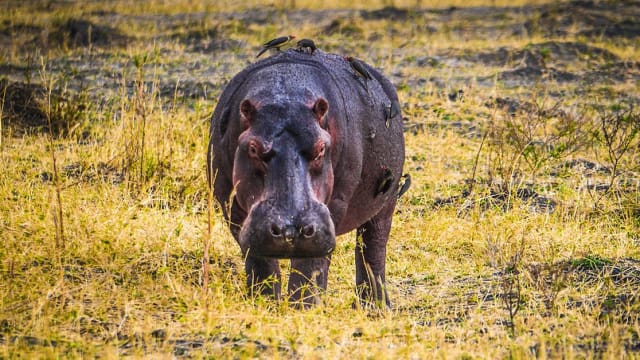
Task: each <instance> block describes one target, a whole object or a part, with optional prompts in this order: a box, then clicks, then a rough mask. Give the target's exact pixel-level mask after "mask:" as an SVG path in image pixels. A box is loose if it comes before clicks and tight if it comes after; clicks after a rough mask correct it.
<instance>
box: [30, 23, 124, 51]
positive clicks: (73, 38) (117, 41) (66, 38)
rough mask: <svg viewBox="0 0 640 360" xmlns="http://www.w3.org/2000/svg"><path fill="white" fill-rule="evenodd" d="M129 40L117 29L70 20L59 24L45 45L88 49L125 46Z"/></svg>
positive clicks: (47, 38) (44, 42)
mask: <svg viewBox="0 0 640 360" xmlns="http://www.w3.org/2000/svg"><path fill="white" fill-rule="evenodd" d="M128 41H129V38H128V37H127V36H125V35H123V34H122V33H121V32H120V31H118V30H117V29H115V28H112V27H110V26H106V25H99V24H94V23H92V22H90V21H88V20H85V19H69V20H67V21H66V22H63V23H60V24H57V25H56V26H54V28H53V29H52V30H51V31H50V32H49V34H48V35H47V37H46V39H41V42H42V43H43V45H48V46H52V47H54V46H66V47H71V48H73V47H86V46H89V45H91V46H99V47H110V46H125V45H126V44H127V42H128Z"/></svg>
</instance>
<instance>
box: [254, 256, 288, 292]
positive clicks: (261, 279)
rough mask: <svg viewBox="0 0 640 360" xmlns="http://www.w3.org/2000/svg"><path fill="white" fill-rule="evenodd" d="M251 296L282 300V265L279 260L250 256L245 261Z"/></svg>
mask: <svg viewBox="0 0 640 360" xmlns="http://www.w3.org/2000/svg"><path fill="white" fill-rule="evenodd" d="M245 271H246V273H247V288H248V290H249V295H251V296H255V295H266V296H273V297H274V298H276V299H280V282H281V281H280V280H281V276H280V265H278V260H276V259H267V258H258V257H251V256H248V257H247V259H246V260H245Z"/></svg>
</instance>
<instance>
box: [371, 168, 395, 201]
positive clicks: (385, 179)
mask: <svg viewBox="0 0 640 360" xmlns="http://www.w3.org/2000/svg"><path fill="white" fill-rule="evenodd" d="M392 184H393V173H392V172H391V170H389V168H387V167H386V166H383V167H382V177H381V178H380V180H379V181H378V186H377V187H376V194H375V197H377V196H378V195H380V194H384V193H386V192H387V191H389V189H391V185H392Z"/></svg>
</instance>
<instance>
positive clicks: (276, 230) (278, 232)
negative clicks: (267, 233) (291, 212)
mask: <svg viewBox="0 0 640 360" xmlns="http://www.w3.org/2000/svg"><path fill="white" fill-rule="evenodd" d="M271 235H273V237H281V236H282V230H281V229H280V227H279V226H278V225H276V224H271Z"/></svg>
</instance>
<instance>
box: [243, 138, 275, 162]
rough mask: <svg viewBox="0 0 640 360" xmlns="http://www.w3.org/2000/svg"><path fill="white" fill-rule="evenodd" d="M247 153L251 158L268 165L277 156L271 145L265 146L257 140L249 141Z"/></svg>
mask: <svg viewBox="0 0 640 360" xmlns="http://www.w3.org/2000/svg"><path fill="white" fill-rule="evenodd" d="M247 153H248V154H249V157H250V158H252V159H255V160H258V161H260V162H262V163H268V162H269V160H271V158H273V156H274V155H275V151H274V150H273V148H272V147H271V146H270V145H267V146H265V145H263V144H262V143H260V142H258V141H256V140H251V141H249V144H248V145H247Z"/></svg>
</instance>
